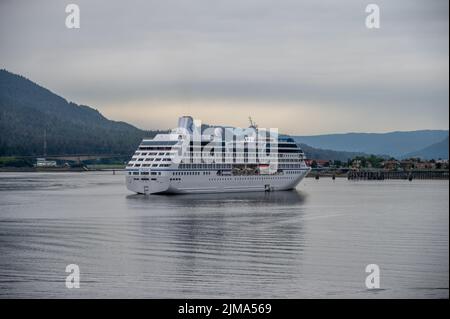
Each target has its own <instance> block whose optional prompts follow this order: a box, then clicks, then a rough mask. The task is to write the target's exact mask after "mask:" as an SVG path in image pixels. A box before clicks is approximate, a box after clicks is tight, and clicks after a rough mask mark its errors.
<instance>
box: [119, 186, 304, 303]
mask: <svg viewBox="0 0 450 319" xmlns="http://www.w3.org/2000/svg"><path fill="white" fill-rule="evenodd" d="M127 199H128V200H129V201H131V202H133V205H131V206H132V207H133V208H134V209H136V206H135V205H134V204H135V203H136V201H137V202H138V203H139V204H140V205H142V206H141V208H144V207H149V206H150V207H152V208H157V207H158V206H160V205H161V206H163V207H166V210H165V213H164V215H158V216H155V214H153V213H151V214H147V215H146V214H141V215H140V216H139V223H138V224H139V227H140V231H141V232H142V236H141V238H142V240H143V241H144V243H143V245H144V246H145V247H152V248H149V249H148V250H147V253H149V254H152V252H153V248H154V247H155V245H157V246H158V249H157V252H156V253H157V254H159V253H160V251H161V250H163V251H166V252H167V253H168V254H169V255H170V259H172V260H173V264H172V265H171V266H172V267H173V273H172V276H170V277H168V281H169V282H170V283H171V284H172V285H173V287H177V288H178V292H183V293H189V294H190V295H194V296H203V297H204V296H208V295H217V294H221V295H222V296H226V295H227V294H228V293H229V292H230V291H233V289H232V287H231V286H230V285H236V284H240V285H243V288H242V289H243V290H247V289H248V291H249V293H250V291H253V294H254V292H255V291H259V290H263V289H264V290H265V291H277V292H278V293H283V292H284V290H283V287H289V286H290V284H292V283H293V282H295V280H296V278H295V277H296V275H295V274H296V273H297V272H296V271H293V270H294V269H295V268H298V267H300V266H301V256H302V252H303V245H304V239H303V229H302V228H303V226H302V223H303V222H304V221H303V222H301V220H302V218H301V217H302V214H303V211H302V208H301V204H302V203H303V202H304V201H305V195H303V194H302V193H301V192H298V191H288V192H273V193H246V194H242V193H236V194H207V195H205V194H203V195H199V194H195V195H194V194H193V195H180V196H162V195H159V196H158V195H150V196H141V195H139V196H136V195H131V196H128V197H127ZM274 206H276V207H277V208H278V209H277V210H273V209H272V207H274ZM280 206H281V207H290V209H280ZM293 206H295V209H292V207H293ZM167 207H171V209H170V211H168V210H167ZM227 208H228V209H227ZM289 269H291V270H292V271H289ZM271 286H272V289H271V288H270V287H271Z"/></svg>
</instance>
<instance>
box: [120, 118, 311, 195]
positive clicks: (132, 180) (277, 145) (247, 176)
mask: <svg viewBox="0 0 450 319" xmlns="http://www.w3.org/2000/svg"><path fill="white" fill-rule="evenodd" d="M309 171H310V167H308V166H307V165H306V163H305V155H304V153H303V151H302V150H301V149H300V148H299V147H298V145H297V144H296V143H295V141H294V140H293V139H292V138H291V137H289V136H287V135H278V132H277V131H276V130H275V129H268V130H267V129H260V128H258V127H257V126H256V125H255V124H254V123H253V122H252V120H251V119H250V127H248V128H246V129H237V128H234V127H207V128H206V129H203V130H202V125H201V122H199V121H194V120H193V118H192V117H190V116H182V117H180V118H179V120H178V127H177V128H175V129H173V130H172V131H171V132H170V133H167V134H157V135H156V136H155V137H154V138H153V139H144V140H142V142H141V143H140V145H139V147H138V149H137V150H136V152H135V153H134V155H133V157H132V158H131V160H130V161H129V162H128V164H127V166H126V185H127V188H128V189H129V190H130V191H132V192H135V193H138V194H183V193H222V192H268V191H283V190H290V189H293V188H295V187H296V186H297V185H298V184H299V183H300V182H301V180H302V179H303V178H304V177H305V176H306V175H307V174H308V172H309Z"/></svg>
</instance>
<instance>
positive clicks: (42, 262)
mask: <svg viewBox="0 0 450 319" xmlns="http://www.w3.org/2000/svg"><path fill="white" fill-rule="evenodd" d="M0 186H1V187H0V240H1V243H2V244H1V245H0V270H1V272H0V297H48V298H52V297H61V298H80V297H84V298H91V297H94V298H96V297H98V298H100V297H113V298H116V297H117V298H131V297H137V298H144V297H145V298H157V297H159V298H177V297H178V298H202V297H203V298H208V297H211V298H220V297H222V298H226V297H236V298H244V297H247V298H258V297H262V298H264V297H275V298H277V297H287V298H310V297H324V298H339V297H342V298H391V297H393V298H407V297H422V298H436V297H438V298H448V279H449V277H448V204H449V201H448V191H449V185H448V181H414V182H412V183H410V182H405V181H382V182H378V181H370V182H349V181H347V180H344V179H337V180H336V181H332V180H331V179H321V180H320V181H316V180H314V179H306V180H305V181H304V182H303V183H302V184H301V185H300V186H299V187H298V189H297V190H293V191H285V192H269V193H264V192H261V193H228V194H186V195H150V196H143V195H132V194H130V193H128V192H127V191H125V190H124V187H123V176H121V175H110V174H105V173H58V174H44V173H21V174H18V173H3V174H1V175H0ZM72 263H74V264H77V265H79V267H80V272H81V278H80V279H81V283H80V289H67V288H65V277H66V275H67V273H65V267H66V265H68V264H72ZM372 263H376V264H378V265H379V266H380V271H381V288H383V289H381V290H377V291H370V290H367V289H366V287H365V277H366V275H367V274H366V273H365V266H366V265H367V264H372Z"/></svg>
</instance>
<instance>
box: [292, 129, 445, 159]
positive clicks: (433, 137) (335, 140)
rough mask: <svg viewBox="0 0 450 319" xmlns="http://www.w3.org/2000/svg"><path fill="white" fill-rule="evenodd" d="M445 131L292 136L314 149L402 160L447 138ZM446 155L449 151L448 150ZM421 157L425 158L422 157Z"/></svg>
mask: <svg viewBox="0 0 450 319" xmlns="http://www.w3.org/2000/svg"><path fill="white" fill-rule="evenodd" d="M448 134H449V133H448V130H419V131H409V132H390V133H346V134H327V135H317V136H295V137H294V139H295V140H296V141H297V142H299V143H305V144H308V145H310V146H312V147H315V148H321V149H332V150H336V151H346V152H362V153H366V154H376V155H378V154H386V155H390V156H393V157H398V158H403V157H405V156H407V155H408V154H412V153H414V152H417V151H419V150H422V149H425V148H427V147H429V146H430V145H433V144H436V143H439V142H441V141H443V140H444V139H445V138H447V137H448ZM447 153H448V149H447ZM423 155H424V154H423Z"/></svg>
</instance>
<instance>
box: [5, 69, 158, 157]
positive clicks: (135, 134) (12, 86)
mask: <svg viewBox="0 0 450 319" xmlns="http://www.w3.org/2000/svg"><path fill="white" fill-rule="evenodd" d="M156 133H157V132H156V131H143V130H140V129H138V128H136V127H134V126H132V125H130V124H127V123H124V122H116V121H111V120H108V119H107V118H105V117H104V116H103V115H102V114H101V113H100V112H98V111H97V110H95V109H93V108H90V107H88V106H85V105H77V104H75V103H72V102H68V101H66V100H65V99H63V98H62V97H60V96H58V95H56V94H54V93H52V92H51V91H49V90H47V89H45V88H43V87H41V86H39V85H37V84H35V83H33V82H31V81H30V80H28V79H26V78H24V77H22V76H19V75H15V74H12V73H10V72H8V71H6V70H0V156H7V155H42V153H43V145H44V134H46V136H47V154H51V155H57V154H131V153H132V152H133V151H134V150H135V149H136V147H137V145H138V144H139V142H140V140H141V139H142V138H143V137H152V136H154V135H155V134H156Z"/></svg>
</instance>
